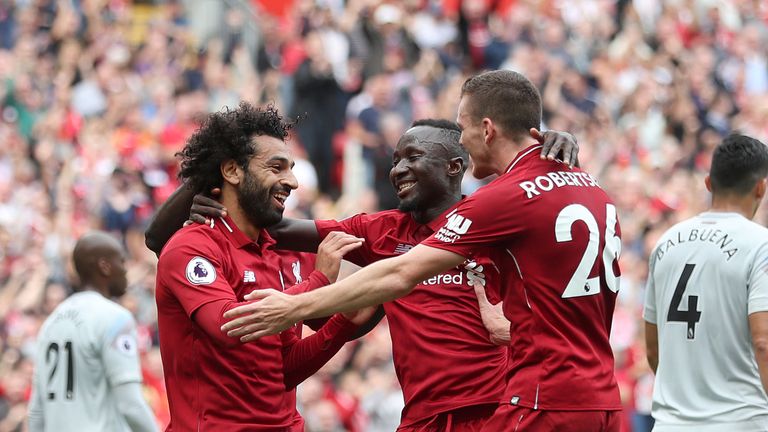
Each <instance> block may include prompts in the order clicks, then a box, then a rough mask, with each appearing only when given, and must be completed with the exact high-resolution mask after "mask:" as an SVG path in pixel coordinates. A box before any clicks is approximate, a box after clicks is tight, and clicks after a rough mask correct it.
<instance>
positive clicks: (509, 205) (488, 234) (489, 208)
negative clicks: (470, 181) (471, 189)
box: [422, 182, 524, 257]
mask: <svg viewBox="0 0 768 432" xmlns="http://www.w3.org/2000/svg"><path fill="white" fill-rule="evenodd" d="M505 185H507V186H508V182H498V183H496V184H493V183H492V184H489V185H487V186H485V187H483V188H481V189H479V190H477V192H475V193H474V194H472V195H471V196H469V197H468V198H467V199H465V200H464V201H462V202H461V203H459V204H458V206H457V207H456V208H455V209H454V210H453V211H451V212H450V213H448V214H447V215H446V220H445V223H444V224H443V226H442V227H441V228H440V229H438V230H437V231H436V232H435V234H434V235H432V236H431V237H429V238H427V239H426V240H424V241H423V242H422V244H424V245H426V246H430V247H434V248H438V249H444V250H447V251H450V252H453V253H456V254H459V255H461V256H464V257H470V256H472V255H473V253H474V252H475V251H477V250H478V249H479V248H482V247H493V246H496V245H498V244H500V243H502V242H505V241H508V240H509V239H510V238H513V237H514V236H515V235H517V234H518V233H520V232H522V231H523V229H524V226H523V224H522V223H521V219H524V218H523V217H522V216H520V214H519V209H518V208H517V207H518V205H517V204H516V203H517V202H520V200H519V196H518V195H516V194H511V193H509V192H505V193H503V194H502V193H500V191H502V190H505V188H506V189H509V188H508V187H507V186H505Z"/></svg>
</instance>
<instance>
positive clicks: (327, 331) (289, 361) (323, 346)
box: [280, 308, 374, 390]
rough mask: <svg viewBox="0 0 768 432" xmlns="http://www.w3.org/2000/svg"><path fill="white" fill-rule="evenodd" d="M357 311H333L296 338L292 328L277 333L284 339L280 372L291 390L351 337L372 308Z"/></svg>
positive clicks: (334, 353)
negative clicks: (313, 330)
mask: <svg viewBox="0 0 768 432" xmlns="http://www.w3.org/2000/svg"><path fill="white" fill-rule="evenodd" d="M364 311H365V312H362V313H360V314H359V315H351V317H350V318H347V317H346V316H344V315H341V314H337V315H334V316H333V317H332V318H331V319H330V320H328V322H327V323H326V324H325V325H324V326H323V327H322V328H320V330H319V331H318V332H317V333H315V334H313V335H311V336H309V337H306V338H304V339H299V338H298V337H297V336H296V333H294V332H293V331H292V329H288V330H286V331H284V332H282V333H281V334H280V336H281V338H282V340H283V375H284V381H285V387H286V389H288V390H290V389H292V388H294V387H296V386H297V385H298V384H299V383H301V382H302V381H304V380H305V379H307V378H308V377H309V376H311V375H312V374H314V373H315V372H317V371H318V369H320V368H321V367H323V365H324V364H325V363H327V362H328V360H330V359H331V357H333V356H334V355H336V353H337V352H338V351H339V350H340V349H341V347H342V346H344V344H345V343H346V342H347V341H349V340H350V339H352V337H353V335H354V334H355V332H356V331H357V328H358V326H359V325H361V324H363V323H365V322H366V321H367V320H368V319H369V318H370V317H371V315H372V312H373V311H374V309H372V308H370V309H368V308H367V309H364Z"/></svg>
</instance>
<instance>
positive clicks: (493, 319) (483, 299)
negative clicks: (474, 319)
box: [472, 283, 511, 345]
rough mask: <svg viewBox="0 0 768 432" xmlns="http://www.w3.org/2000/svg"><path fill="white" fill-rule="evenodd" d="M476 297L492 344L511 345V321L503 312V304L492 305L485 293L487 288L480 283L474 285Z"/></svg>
mask: <svg viewBox="0 0 768 432" xmlns="http://www.w3.org/2000/svg"><path fill="white" fill-rule="evenodd" d="M472 286H473V287H474V288H475V295H476V296H477V302H478V305H479V306H480V318H481V319H482V320H483V325H484V326H485V329H486V330H488V335H489V338H490V340H491V343H493V344H495V345H509V344H510V341H511V337H510V334H509V326H510V324H509V320H508V319H506V318H505V317H504V313H503V312H502V303H501V302H498V303H496V304H491V302H490V301H489V300H488V296H487V295H486V293H485V287H484V286H483V285H481V284H479V283H474V284H472Z"/></svg>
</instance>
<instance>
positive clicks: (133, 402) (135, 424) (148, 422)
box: [112, 382, 158, 432]
mask: <svg viewBox="0 0 768 432" xmlns="http://www.w3.org/2000/svg"><path fill="white" fill-rule="evenodd" d="M112 391H113V394H114V395H115V400H116V402H117V409H118V411H120V414H122V415H123V418H125V422H126V423H128V427H130V428H131V431H133V432H156V431H157V430H158V429H157V423H156V422H155V417H154V415H153V414H152V410H150V409H149V406H148V405H147V402H146V401H145V400H144V396H143V395H142V394H141V383H138V382H127V383H123V384H120V385H118V386H115V387H114V388H113V389H112Z"/></svg>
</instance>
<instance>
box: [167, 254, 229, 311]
mask: <svg viewBox="0 0 768 432" xmlns="http://www.w3.org/2000/svg"><path fill="white" fill-rule="evenodd" d="M212 242H213V240H209V241H208V242H207V243H203V242H198V241H194V242H188V243H185V244H181V245H178V246H175V247H173V248H172V249H169V250H167V251H164V252H163V254H162V255H161V256H160V261H159V262H158V264H157V267H158V273H159V274H160V275H161V276H160V277H162V279H163V283H164V285H165V286H166V287H167V289H168V290H169V291H170V293H171V294H172V295H173V296H174V297H175V298H176V299H177V300H178V301H179V303H180V304H181V306H182V307H183V308H184V312H185V313H186V314H187V316H189V317H190V318H191V317H192V314H193V313H194V312H195V311H196V310H197V309H198V308H200V307H201V306H203V305H205V304H207V303H210V302H213V301H218V300H230V301H235V302H236V301H238V299H237V298H236V296H235V293H234V291H233V290H232V287H231V286H230V284H229V282H228V281H227V280H226V277H225V273H224V271H223V268H222V260H221V256H220V254H221V251H220V250H218V249H216V248H214V247H213V245H212Z"/></svg>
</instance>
